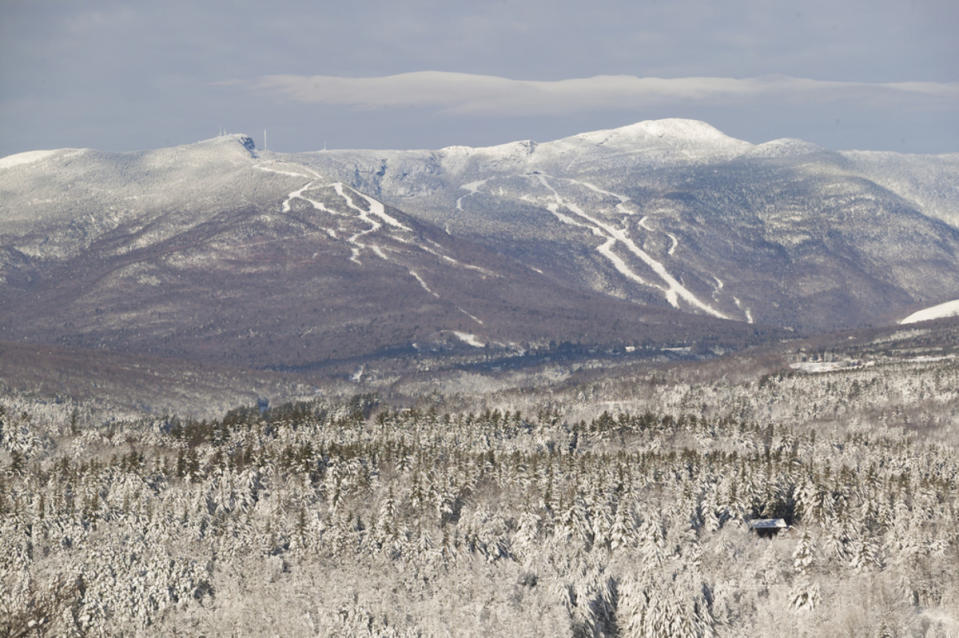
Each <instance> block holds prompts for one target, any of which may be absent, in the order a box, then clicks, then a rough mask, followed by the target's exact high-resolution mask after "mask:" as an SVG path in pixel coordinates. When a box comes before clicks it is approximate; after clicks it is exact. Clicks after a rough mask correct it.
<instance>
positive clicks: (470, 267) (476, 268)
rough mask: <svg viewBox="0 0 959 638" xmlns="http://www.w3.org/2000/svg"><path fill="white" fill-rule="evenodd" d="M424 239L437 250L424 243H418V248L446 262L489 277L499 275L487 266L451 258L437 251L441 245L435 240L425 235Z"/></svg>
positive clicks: (440, 248)
mask: <svg viewBox="0 0 959 638" xmlns="http://www.w3.org/2000/svg"><path fill="white" fill-rule="evenodd" d="M425 239H426V241H427V242H429V243H431V244H433V245H434V246H436V248H437V249H438V250H433V249H432V248H430V247H428V246H426V245H424V244H420V245H419V248H421V249H422V250H424V251H426V252H428V253H430V254H431V255H435V256H436V257H439V258H440V259H442V260H444V261H446V262H449V263H451V264H453V265H454V266H459V267H460V268H465V269H466V270H474V271H476V272H478V273H480V274H482V275H487V276H489V277H499V276H500V275H499V274H498V273H495V272H493V271H492V270H489V269H487V268H483V267H482V266H475V265H473V264H468V263H466V262H462V261H460V260H458V259H453V258H452V257H450V256H449V255H447V254H445V253H441V252H439V251H440V250H442V249H443V246H442V245H441V244H438V243H437V242H435V241H433V240H432V239H430V238H429V237H427V238H425Z"/></svg>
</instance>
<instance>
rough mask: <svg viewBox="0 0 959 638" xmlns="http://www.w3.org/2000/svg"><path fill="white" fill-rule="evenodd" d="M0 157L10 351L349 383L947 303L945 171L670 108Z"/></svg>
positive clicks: (949, 240) (838, 323)
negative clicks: (393, 146)
mask: <svg viewBox="0 0 959 638" xmlns="http://www.w3.org/2000/svg"><path fill="white" fill-rule="evenodd" d="M12 157H13V159H12V160H11V159H10V158H4V160H0V167H2V166H3V165H4V163H5V164H6V165H7V166H8V167H7V168H6V169H2V168H0V192H2V193H3V194H4V197H3V199H2V201H0V301H2V302H4V303H3V306H4V307H5V308H6V310H4V311H0V325H3V326H4V329H5V331H7V333H8V334H10V335H13V338H15V339H18V340H26V341H35V342H53V343H58V344H61V345H65V346H71V347H73V346H75V347H97V348H113V349H117V350H119V351H130V352H135V351H142V352H145V353H150V354H154V355H162V356H167V355H169V356H177V357H183V356H190V353H191V352H193V353H195V354H194V356H198V357H211V358H212V359H211V360H215V361H220V362H222V363H227V364H230V365H237V364H242V365H251V366H274V367H276V366H279V368H280V369H286V368H290V367H293V368H298V369H299V368H303V367H304V366H306V367H311V368H316V367H317V366H319V367H323V366H332V367H333V368H336V369H337V370H338V372H337V374H344V375H347V374H348V375H353V374H354V373H355V371H356V370H355V369H351V370H346V369H345V368H344V367H343V366H362V365H363V361H364V357H373V358H374V359H377V360H382V358H383V357H390V356H393V357H394V358H399V359H402V358H412V360H415V359H416V358H417V357H419V358H420V360H421V361H425V360H427V359H429V360H430V361H432V362H433V363H429V364H427V363H423V364H422V365H435V364H436V361H437V360H438V359H437V357H453V358H457V357H460V358H462V357H465V358H466V359H470V358H471V357H472V359H471V360H477V358H479V359H482V357H484V356H487V354H488V353H489V352H493V351H496V352H499V353H500V354H498V355H496V356H500V355H502V356H523V354H522V353H524V352H529V351H531V350H532V349H535V348H543V347H549V346H548V344H549V343H550V342H552V343H554V344H559V343H562V342H566V343H571V344H579V345H578V346H576V347H582V348H585V349H589V348H593V347H596V348H599V349H601V350H602V349H610V348H612V349H614V350H615V349H617V348H619V349H620V350H622V349H623V348H625V347H627V346H628V347H629V348H634V349H635V348H637V347H639V346H642V345H643V344H646V346H644V347H646V348H647V349H649V348H651V350H650V352H653V351H655V350H656V347H664V346H665V347H674V346H677V347H684V348H691V350H690V351H692V350H697V349H698V350H699V351H701V352H703V353H708V352H710V351H711V348H712V347H713V346H710V345H706V344H714V345H716V347H717V348H718V349H719V350H722V349H728V348H730V347H735V344H743V343H746V342H749V341H750V340H752V339H754V338H756V335H762V334H765V335H767V336H769V335H774V334H782V333H781V332H778V331H781V330H784V329H785V330H798V331H800V332H816V331H822V330H833V329H843V328H854V327H856V326H865V325H874V324H882V323H891V322H893V321H896V320H898V319H900V318H901V317H903V316H906V314H908V312H907V311H912V310H914V309H915V308H917V307H924V306H929V305H933V304H934V303H936V302H939V301H945V300H948V299H955V298H957V297H959V281H954V280H953V279H950V277H951V276H952V275H954V273H955V272H957V271H959V230H957V229H956V227H955V226H954V225H950V224H949V223H948V222H947V221H944V220H946V219H948V218H949V215H951V214H952V213H953V212H954V211H955V210H956V209H957V208H959V207H957V206H956V205H955V204H956V201H957V199H959V198H957V197H956V196H955V194H954V191H955V188H954V185H955V184H956V183H959V182H957V181H956V176H959V163H956V164H955V165H954V164H953V162H952V159H951V158H950V157H948V156H947V157H944V158H942V157H938V156H932V157H919V158H913V157H899V156H895V155H892V156H890V155H882V156H871V155H862V154H856V153H848V154H843V153H842V152H835V151H829V150H828V149H823V148H821V147H818V146H816V145H810V144H808V143H806V142H803V141H801V140H790V139H784V140H773V141H771V142H767V143H764V144H759V145H754V144H751V143H749V142H745V141H742V140H736V139H735V138H731V137H728V136H726V135H725V134H723V133H722V132H721V131H718V130H717V129H715V128H714V127H712V126H710V125H708V124H706V123H703V122H698V121H694V120H681V119H671V120H660V121H645V122H638V123H636V124H632V125H629V126H626V127H620V128H617V129H607V130H603V131H595V132H589V133H583V134H578V135H574V136H569V137H566V138H561V139H559V140H553V141H551V142H543V143H536V142H532V141H520V142H511V143H507V144H503V145H497V146H492V147H480V148H472V147H462V146H454V147H446V148H445V149H437V150H425V151H415V150H414V151H378V150H346V151H338V150H328V151H316V152H310V153H296V154H287V153H277V152H273V151H263V150H257V149H255V147H254V145H253V143H252V138H250V137H249V136H245V135H242V134H231V135H228V136H220V137H216V138H210V139H208V140H203V141H201V142H198V143H195V144H188V145H181V146H177V147H171V148H168V149H155V150H147V151H135V152H128V153H108V152H102V151H93V150H82V149H81V150H77V149H72V150H69V151H47V152H44V153H43V154H41V155H32V156H31V155H29V154H28V155H27V156H26V157H23V158H19V159H18V156H17V155H15V156H12ZM28 160H30V161H28ZM900 169H902V170H900ZM870 171H872V172H870ZM903 175H905V176H906V177H905V178H904V177H903ZM897 180H898V181H897ZM71 282H72V283H74V284H75V285H72V286H71V285H70V284H71ZM937 295H939V296H941V298H940V297H937ZM211 299H212V300H213V301H212V303H211V301H210V300H211ZM737 322H738V324H737ZM412 344H417V347H414V346H413V345H412ZM524 344H526V345H524ZM537 344H538V345H537ZM590 344H592V345H590ZM697 344H698V345H697ZM718 344H724V345H718ZM389 353H393V354H392V355H390V354H389ZM424 353H431V354H428V355H427V354H424ZM323 362H328V363H323ZM337 362H338V363H337ZM361 376H362V375H361Z"/></svg>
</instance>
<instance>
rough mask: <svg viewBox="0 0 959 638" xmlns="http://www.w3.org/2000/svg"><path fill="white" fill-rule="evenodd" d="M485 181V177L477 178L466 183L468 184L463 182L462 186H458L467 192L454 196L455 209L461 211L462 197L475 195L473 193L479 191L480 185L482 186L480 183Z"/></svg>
mask: <svg viewBox="0 0 959 638" xmlns="http://www.w3.org/2000/svg"><path fill="white" fill-rule="evenodd" d="M486 182H487V180H486V179H481V180H477V181H475V182H470V183H468V184H463V185H462V186H460V190H464V191H467V194H466V195H460V196H459V197H457V198H456V210H459V211H462V210H463V198H464V197H469V196H470V195H475V194H476V193H477V192H478V191H479V189H480V186H482V185H483V184H485V183H486Z"/></svg>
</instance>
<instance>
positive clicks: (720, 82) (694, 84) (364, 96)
mask: <svg viewBox="0 0 959 638" xmlns="http://www.w3.org/2000/svg"><path fill="white" fill-rule="evenodd" d="M222 84H231V85H237V84H238V85H241V86H246V87H247V88H249V89H251V90H254V91H256V92H258V93H269V94H272V95H278V96H281V97H283V98H285V99H287V100H292V101H296V102H303V103H312V104H328V105H340V106H349V107H355V108H361V109H375V108H397V107H399V108H404V107H406V108H430V109H435V110H438V111H442V112H448V113H454V114H469V115H544V114H565V113H572V112H579V111H593V110H605V109H612V110H615V109H629V108H636V107H643V106H652V105H657V104H672V103H678V102H685V103H699V104H716V105H727V104H728V105H734V104H743V103H749V102H757V101H769V100H780V101H790V102H797V103H803V102H810V101H814V102H819V103H822V102H827V101H843V100H866V101H872V102H878V103H882V104H886V105H893V104H895V105H900V106H906V105H909V104H918V105H925V106H934V105H937V104H938V105H946V106H949V107H954V106H955V105H956V104H959V83H944V82H887V83H869V82H843V81H823V80H813V79H808V78H796V77H789V76H766V77H755V78H728V77H682V78H656V77H637V76H632V75H597V76H593V77H588V78H574V79H566V80H550V81H542V80H513V79H510V78H504V77H498V76H492V75H476V74H468V73H451V72H444V71H417V72H412V73H401V74H398V75H388V76H381V77H365V78H353V77H339V76H331V75H313V76H305V75H266V76H261V77H259V78H256V79H253V80H239V81H232V82H225V83H222Z"/></svg>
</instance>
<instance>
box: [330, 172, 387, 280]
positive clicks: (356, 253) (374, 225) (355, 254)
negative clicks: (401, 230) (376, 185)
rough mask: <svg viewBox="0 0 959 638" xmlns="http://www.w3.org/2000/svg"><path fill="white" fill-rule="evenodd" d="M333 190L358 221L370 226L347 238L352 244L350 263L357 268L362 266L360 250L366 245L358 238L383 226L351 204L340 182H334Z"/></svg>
mask: <svg viewBox="0 0 959 638" xmlns="http://www.w3.org/2000/svg"><path fill="white" fill-rule="evenodd" d="M333 190H334V191H336V194H337V195H339V196H340V197H342V198H343V201H344V202H346V205H347V206H349V207H350V208H352V209H353V210H355V211H356V213H357V215H359V217H360V219H361V220H362V221H364V222H366V223H367V224H369V225H370V227H369V228H367V229H366V230H361V231H359V232H356V233H353V234H352V235H350V236H349V238H347V240H346V241H347V242H349V243H350V244H352V245H351V246H350V261H352V262H353V263H354V264H357V265H359V266H362V265H363V262H361V261H360V249H361V248H366V247H367V246H366V244H364V243H363V242H361V241H360V237H363V236H364V235H369V234H370V233H374V232H376V231H378V230H379V229H380V228H382V227H383V224H382V223H381V222H379V221H378V220H376V219H373V218H372V217H370V213H369V211H365V210H363V209H362V208H360V207H359V206H357V205H356V204H354V203H353V199H352V198H351V197H350V196H349V195H347V194H346V192H345V191H344V190H343V184H342V183H341V182H335V183H334V184H333Z"/></svg>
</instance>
